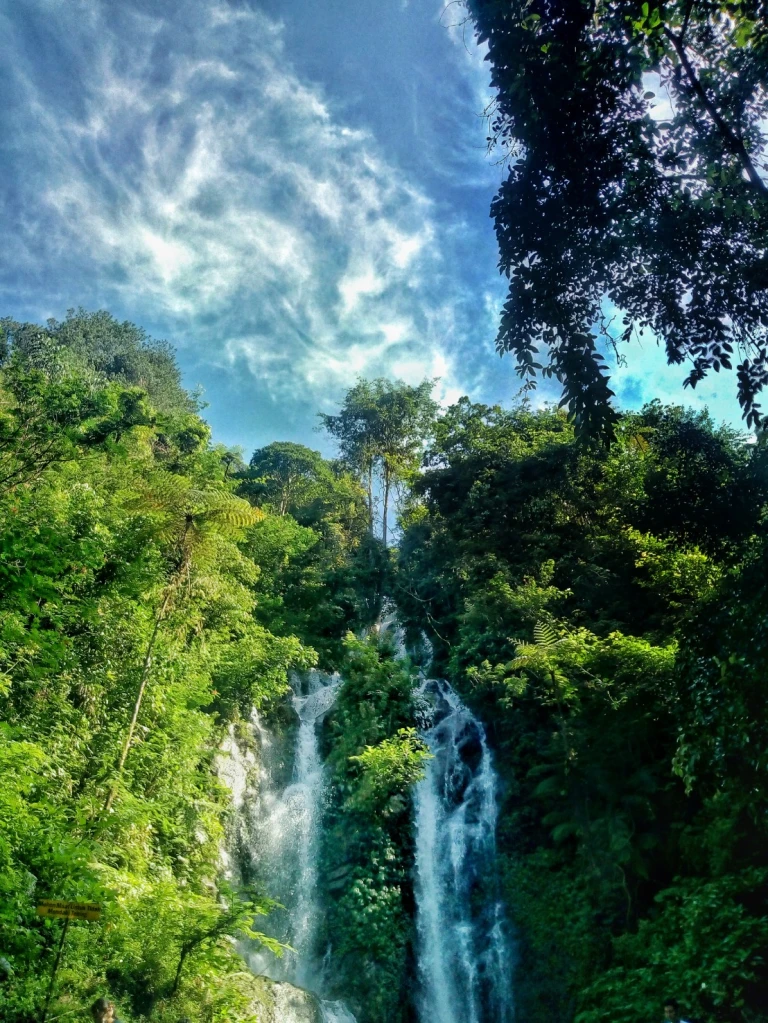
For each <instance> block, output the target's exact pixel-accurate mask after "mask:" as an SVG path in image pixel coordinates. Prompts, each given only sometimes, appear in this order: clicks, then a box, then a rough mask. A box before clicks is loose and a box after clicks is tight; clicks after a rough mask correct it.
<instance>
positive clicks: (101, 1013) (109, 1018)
mask: <svg viewBox="0 0 768 1023" xmlns="http://www.w3.org/2000/svg"><path fill="white" fill-rule="evenodd" d="M91 1015H92V1016H93V1020H94V1023H120V1020H119V1019H118V1018H117V1016H116V1015H115V1003H114V1002H110V1001H109V999H108V998H97V999H96V1001H95V1002H94V1003H93V1005H92V1006H91Z"/></svg>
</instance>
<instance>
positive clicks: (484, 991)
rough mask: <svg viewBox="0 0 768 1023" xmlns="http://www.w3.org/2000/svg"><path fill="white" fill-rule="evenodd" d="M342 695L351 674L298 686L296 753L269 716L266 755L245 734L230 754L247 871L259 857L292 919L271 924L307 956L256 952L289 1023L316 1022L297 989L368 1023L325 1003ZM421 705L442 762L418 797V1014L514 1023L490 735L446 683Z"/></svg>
mask: <svg viewBox="0 0 768 1023" xmlns="http://www.w3.org/2000/svg"><path fill="white" fill-rule="evenodd" d="M340 684H341V679H340V677H339V676H338V675H324V674H322V673H320V672H316V671H314V672H309V673H308V674H307V675H306V676H302V678H301V679H299V678H296V679H294V680H293V690H294V691H293V697H292V700H293V708H294V711H295V713H296V730H295V735H293V741H292V743H291V748H290V750H289V749H288V748H287V744H286V742H285V741H282V742H281V740H280V739H279V738H278V737H276V736H273V735H271V734H270V733H269V732H268V731H267V730H266V729H265V728H264V727H263V725H262V724H261V722H260V720H259V718H258V715H257V714H256V713H255V712H254V714H253V716H252V720H251V738H252V745H253V748H254V749H255V748H258V750H259V755H258V756H257V755H256V754H255V753H254V752H249V751H248V749H247V748H245V749H243V748H242V747H241V745H238V743H237V742H236V741H235V735H234V733H233V732H232V733H230V736H229V738H228V740H227V741H226V742H225V744H224V752H228V753H229V760H228V762H227V763H225V764H224V765H223V766H222V769H221V774H222V777H223V778H224V779H225V780H226V782H227V783H228V785H229V787H230V789H231V790H232V794H233V801H234V803H235V806H236V808H237V809H238V811H239V813H238V822H237V827H238V834H237V836H236V838H237V844H238V846H239V850H240V854H241V859H242V858H243V857H242V854H243V853H245V854H246V855H245V857H244V858H245V860H246V862H247V860H248V859H250V862H251V865H252V869H251V870H250V871H249V873H250V875H251V876H255V877H256V878H257V879H258V881H259V882H260V883H261V884H262V885H263V888H264V890H265V892H266V893H267V894H268V895H269V896H270V897H271V898H273V899H275V900H276V901H277V902H278V903H280V905H281V907H282V908H279V909H276V910H274V911H273V912H271V913H270V914H269V916H268V918H267V919H266V921H265V923H264V924H263V925H262V924H261V921H260V922H259V923H260V926H262V928H263V929H264V930H266V931H267V932H268V933H269V934H270V936H271V937H275V938H277V939H278V940H280V941H282V942H284V943H285V944H288V945H290V946H291V947H292V949H293V950H294V951H287V952H285V953H284V955H283V956H282V957H276V956H275V955H273V954H272V953H271V952H269V951H268V950H266V949H264V948H262V947H258V948H256V949H253V948H251V949H246V950H245V953H246V957H247V959H248V961H249V965H250V967H251V969H252V970H253V972H254V973H255V974H257V975H264V976H266V977H269V978H271V980H272V981H275V982H276V989H275V990H276V996H275V997H276V1003H275V1006H276V1015H275V1020H276V1023H306V1020H307V1016H306V1009H305V1008H303V1007H302V1006H303V1005H304V1003H300V1002H297V996H298V995H302V994H303V992H301V991H298V992H297V990H296V988H297V987H298V988H304V989H306V990H308V991H311V992H313V993H314V995H316V996H317V999H318V1000H317V1002H316V1003H315V1004H316V1005H317V1006H318V1007H319V1014H320V1017H321V1020H322V1023H355V1018H354V1016H352V1014H351V1013H350V1012H349V1010H348V1009H347V1008H346V1006H345V1005H344V1004H343V1003H342V1002H338V1001H329V1000H325V1001H323V1000H322V996H323V994H324V989H325V983H324V975H325V967H324V964H323V962H322V960H321V956H320V950H319V948H318V945H319V941H318V938H319V934H318V923H319V920H320V917H321V914H322V906H321V903H320V900H319V891H318V885H319V877H318V854H319V843H320V838H321V829H322V824H323V820H322V818H323V808H324V800H325V775H324V769H323V763H322V759H321V755H320V731H321V725H322V721H323V719H324V717H325V715H326V714H327V713H328V711H329V710H330V709H331V708H332V707H333V705H334V703H335V700H336V696H337V693H338V689H339V687H340ZM417 703H418V706H419V718H420V720H421V726H422V727H421V733H422V735H423V737H424V739H425V740H426V742H427V744H428V745H429V747H430V750H431V752H432V754H433V756H432V759H430V760H429V761H428V762H427V765H426V773H425V777H424V779H423V780H422V781H421V782H419V784H418V785H417V786H416V789H415V793H414V809H415V816H414V824H415V871H414V881H415V896H416V933H417V942H416V958H417V963H416V966H417V975H418V990H417V992H416V996H415V1003H416V1007H417V1009H418V1016H419V1019H420V1021H421V1023H511V1021H512V1019H513V1015H514V1013H513V1009H512V991H511V985H510V968H511V964H510V955H509V948H508V942H507V936H506V922H505V919H504V912H503V908H502V905H501V902H500V901H499V899H498V895H497V893H496V890H495V888H496V885H495V874H496V871H495V856H496V848H495V833H496V818H497V794H496V787H497V779H496V774H495V772H494V769H493V763H492V758H491V754H490V751H489V749H488V744H487V741H486V736H485V732H484V730H483V727H482V725H481V723H480V722H479V721H478V720H477V719H476V718H475V717H474V716H473V715H472V713H471V712H470V711H469V710H468V708H467V707H465V706H464V704H463V703H462V702H461V700H460V699H459V697H458V696H457V694H456V693H455V692H454V691H453V689H452V688H451V687H450V685H449V684H448V683H447V682H445V681H443V680H434V679H429V680H423V681H422V684H421V687H420V689H419V693H418V697H417ZM246 746H247V744H246ZM225 866H226V860H225ZM246 869H247V868H246ZM291 985H294V987H291ZM305 997H309V996H305ZM297 1004H299V1009H298V1010H297V1008H296V1005H297Z"/></svg>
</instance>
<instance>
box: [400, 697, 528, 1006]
mask: <svg viewBox="0 0 768 1023" xmlns="http://www.w3.org/2000/svg"><path fill="white" fill-rule="evenodd" d="M420 694H421V697H422V700H423V704H424V706H425V714H426V717H427V721H426V722H425V725H426V727H425V730H424V738H425V740H426V742H427V743H428V745H429V747H430V750H431V751H432V754H433V757H432V759H431V760H430V761H429V762H428V763H427V768H426V775H425V777H424V779H423V780H422V781H421V782H420V783H419V784H418V786H417V789H416V799H415V802H416V925H417V939H418V949H417V952H418V972H419V982H420V990H419V995H418V1008H419V1017H420V1019H421V1020H422V1023H509V1021H510V1020H511V1019H512V1017H513V1012H512V991H511V986H510V982H509V971H510V957H509V950H508V947H507V940H506V936H505V926H504V914H503V910H502V906H501V903H500V902H499V901H498V898H497V897H496V894H495V892H494V890H493V889H494V884H493V878H494V859H495V853H496V848H495V834H496V815H497V810H496V775H495V772H494V770H493V764H492V762H491V756H490V753H489V750H488V745H487V742H486V737H485V732H484V730H483V727H482V725H481V724H480V722H479V721H478V720H477V719H476V718H475V717H474V716H473V715H472V714H471V713H470V711H469V710H468V709H467V708H466V707H465V706H464V705H463V703H462V702H461V700H460V699H459V698H458V696H457V695H456V693H455V692H454V691H453V690H452V689H451V687H450V686H449V684H448V683H447V682H445V681H442V680H434V679H430V680H427V681H425V682H424V683H423V685H422V687H421V691H420Z"/></svg>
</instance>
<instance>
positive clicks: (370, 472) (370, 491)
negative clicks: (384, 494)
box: [368, 459, 373, 533]
mask: <svg viewBox="0 0 768 1023" xmlns="http://www.w3.org/2000/svg"><path fill="white" fill-rule="evenodd" d="M368 523H369V525H370V528H371V533H373V459H371V461H370V462H369V463H368Z"/></svg>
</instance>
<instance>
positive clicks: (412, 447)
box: [320, 377, 438, 546]
mask: <svg viewBox="0 0 768 1023" xmlns="http://www.w3.org/2000/svg"><path fill="white" fill-rule="evenodd" d="M433 389H434V381H432V380H424V381H423V382H422V383H420V384H419V385H418V386H416V387H413V386H411V385H409V384H405V383H403V382H402V381H391V380H387V379H385V378H383V377H379V378H377V379H376V380H359V381H358V382H357V384H355V386H354V387H352V388H351V389H350V390H349V391H348V392H347V394H346V396H345V398H344V404H343V405H342V408H341V411H340V412H339V414H338V415H336V416H331V415H325V414H321V417H320V418H321V419H322V421H323V425H324V426H325V428H326V429H327V430H328V432H329V433H330V434H332V435H333V436H334V437H335V438H336V439H337V440H338V442H339V446H340V448H341V454H342V457H343V458H344V459H345V460H347V461H348V462H349V463H350V464H351V465H352V466H353V467H354V468H355V469H356V470H357V471H358V472H359V473H360V474H361V476H362V478H363V479H364V481H365V486H366V489H367V494H368V513H369V517H370V523H371V531H373V530H374V522H375V516H374V480H375V479H377V478H378V482H379V484H380V486H381V494H382V513H381V537H382V540H383V542H384V545H385V546H386V544H387V537H388V532H389V530H388V524H389V510H390V504H391V498H392V492H393V490H394V489H395V488H397V486H398V485H400V484H401V483H403V482H405V481H406V480H408V479H409V478H410V477H412V476H413V474H414V473H415V472H416V471H417V469H418V467H419V463H420V460H421V453H422V450H423V447H424V442H425V440H426V439H427V437H428V436H429V434H430V432H431V430H432V426H433V424H434V422H435V418H436V416H437V411H438V405H437V402H436V401H435V400H434V399H433V397H432V391H433Z"/></svg>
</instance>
